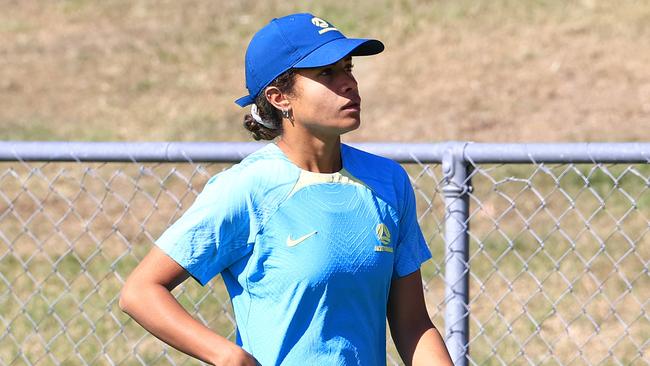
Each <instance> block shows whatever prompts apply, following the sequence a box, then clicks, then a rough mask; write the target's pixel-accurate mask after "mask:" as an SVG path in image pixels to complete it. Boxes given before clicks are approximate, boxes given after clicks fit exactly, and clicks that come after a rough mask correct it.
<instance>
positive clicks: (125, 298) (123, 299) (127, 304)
mask: <svg viewBox="0 0 650 366" xmlns="http://www.w3.org/2000/svg"><path fill="white" fill-rule="evenodd" d="M134 297H135V294H134V290H133V288H132V286H130V284H129V282H128V281H127V282H126V284H124V287H123V288H122V291H120V298H119V299H118V303H117V304H118V306H119V307H120V310H122V311H123V312H125V313H127V314H129V311H130V309H131V307H132V306H133V303H134V301H135V299H134Z"/></svg>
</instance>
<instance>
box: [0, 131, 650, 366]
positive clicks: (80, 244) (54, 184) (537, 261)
mask: <svg viewBox="0 0 650 366" xmlns="http://www.w3.org/2000/svg"><path fill="white" fill-rule="evenodd" d="M477 145H478V144H477ZM243 146H244V145H241V146H239V147H237V148H234V149H233V148H232V146H226V147H225V148H223V149H222V150H223V151H227V152H228V153H229V154H231V155H230V156H229V157H225V156H226V155H223V156H224V157H222V158H221V161H233V160H237V159H238V157H237V156H243V155H245V154H246V153H247V152H250V150H251V149H252V147H251V146H249V145H246V148H243ZM450 146H451V147H463V146H464V145H462V144H453V145H445V144H439V145H438V144H435V145H434V144H431V145H420V146H415V145H371V144H370V145H367V146H365V147H367V148H368V149H370V150H373V151H376V152H379V153H382V154H384V155H387V156H391V157H393V158H395V159H398V160H400V161H401V162H403V163H404V167H405V168H406V170H407V172H408V173H409V175H410V177H411V180H412V183H413V185H414V189H415V191H416V196H417V200H418V213H419V218H420V225H421V227H422V229H423V232H424V233H425V237H426V239H427V240H428V242H429V245H430V247H431V250H432V253H433V260H432V261H429V262H427V263H426V264H425V266H424V267H423V268H422V273H423V280H424V286H425V291H426V297H427V304H428V306H429V312H430V314H431V315H432V317H433V320H434V323H435V324H436V325H437V326H438V327H439V328H440V329H441V330H443V329H444V330H446V331H447V339H448V342H449V345H450V349H451V350H452V354H454V355H455V357H456V362H457V363H458V364H477V365H478V364H480V365H493V364H494V365H502V364H534V365H537V364H563V365H569V364H571V365H573V364H587V365H597V364H622V365H628V364H644V365H645V364H648V363H649V361H648V359H649V358H650V355H649V354H648V342H649V341H648V340H649V339H650V319H649V316H648V302H649V300H648V299H649V298H650V278H649V274H648V260H649V259H650V234H649V233H648V232H649V231H650V164H648V162H649V161H650V160H649V159H647V158H644V156H648V155H643V154H647V152H648V151H650V150H649V149H648V146H647V145H646V144H644V145H638V146H637V147H634V146H633V147H632V149H631V150H632V153H631V155H630V156H631V157H628V158H625V159H624V158H620V157H619V158H617V159H600V158H599V156H600V155H598V154H596V155H594V154H588V155H587V156H583V157H582V158H580V159H577V158H576V157H575V156H573V157H571V156H567V155H566V154H561V150H562V149H561V147H557V148H555V149H552V147H553V146H550V145H549V146H548V151H547V149H542V150H543V152H544V153H547V152H548V153H550V155H551V156H554V158H552V159H551V158H546V160H545V161H547V162H541V161H540V159H538V158H537V157H536V154H531V153H527V154H525V158H518V159H520V160H522V161H517V159H515V158H512V159H510V160H512V161H513V162H517V163H523V162H524V161H527V162H528V164H517V165H512V164H502V163H499V164H494V163H497V162H499V161H504V160H508V159H504V153H501V154H500V155H498V154H497V155H498V156H497V157H492V158H490V157H489V156H487V155H489V153H486V154H484V155H483V156H484V158H483V159H477V156H479V157H480V156H481V154H478V153H476V152H474V153H472V154H469V153H468V152H467V151H461V155H460V158H459V157H458V156H456V157H455V156H454V154H453V153H449V152H450V151H451V152H453V148H450ZM131 147H133V145H132V146H131ZM204 147H205V148H208V149H211V150H212V151H214V150H218V149H219V146H217V145H214V144H213V145H206V146H204ZM222 147H223V146H222ZM619 147H621V148H623V147H624V148H625V149H628V150H630V146H627V145H626V146H623V145H620V146H619ZM40 150H41V151H40V152H37V153H36V155H38V154H45V155H48V154H49V155H48V156H51V157H52V160H58V162H43V161H38V160H44V159H42V158H39V157H38V156H32V155H30V154H32V153H33V151H32V152H29V151H25V150H23V151H22V152H21V151H20V149H18V150H16V149H14V148H12V150H10V153H8V155H11V156H12V158H11V159H9V158H7V157H5V158H4V160H13V161H6V162H3V163H0V324H1V325H2V327H3V332H2V334H1V335H0V365H114V364H120V365H140V364H142V365H168V364H173V365H190V364H198V362H196V361H194V360H192V359H189V358H188V357H186V356H184V355H182V354H180V353H179V352H177V351H175V350H173V349H170V348H168V347H166V346H165V345H164V344H163V343H162V342H160V341H158V340H157V339H155V338H153V337H152V336H150V335H148V334H147V333H146V332H145V331H144V330H143V329H142V328H141V327H140V326H139V325H137V324H136V323H135V322H134V321H133V320H131V319H130V318H129V317H128V316H126V315H125V314H123V313H122V312H121V311H120V310H119V308H118V306H117V298H118V293H119V290H120V288H121V286H122V284H123V282H124V279H125V277H126V276H127V274H128V273H129V272H130V271H131V270H132V269H133V268H134V267H135V265H136V264H137V263H138V261H139V260H140V259H141V258H142V257H143V256H144V254H145V253H146V252H147V251H148V250H149V248H150V247H151V245H152V242H153V240H155V239H156V238H157V237H158V235H160V233H162V231H163V230H164V229H165V228H166V227H167V226H169V225H170V224H171V223H172V222H173V221H174V220H175V219H176V218H178V217H179V216H180V215H181V214H182V213H183V212H184V210H185V209H186V208H187V207H188V206H189V205H190V204H191V203H192V202H193V200H194V198H195V197H196V195H197V193H198V192H199V191H200V190H201V188H202V186H203V184H204V183H205V182H206V181H207V179H208V178H209V177H210V176H211V175H213V174H215V173H217V172H219V171H221V170H222V169H225V168H227V167H228V166H230V163H227V164H226V163H197V162H196V161H197V160H203V161H205V160H213V161H218V160H219V159H209V158H206V157H205V156H202V155H201V154H200V153H198V152H197V151H193V152H192V151H191V149H185V150H183V151H184V152H183V153H175V152H174V151H173V149H170V148H169V147H168V146H167V147H165V148H162V149H152V146H146V149H145V148H143V146H139V148H138V149H137V150H139V151H146V153H147V154H149V155H144V154H140V153H133V152H129V153H127V154H126V155H128V158H119V157H117V158H116V156H117V155H120V154H124V153H125V150H124V149H119V150H115V149H104V150H102V147H101V146H100V145H93V146H91V147H90V150H88V151H90V153H88V154H85V155H84V154H82V153H79V152H77V153H69V154H59V153H56V151H55V150H52V151H50V152H47V151H46V150H47V149H43V148H40ZM126 150H128V149H126ZM553 150H555V152H553ZM151 151H162V153H159V154H158V153H152V152H151ZM93 154H95V155H93ZM477 154H478V155H477ZM554 154H555V155H554ZM97 155H102V156H101V157H100V158H101V159H103V160H106V161H110V160H121V161H124V160H127V161H128V160H132V162H87V161H84V160H98V159H100V158H98V156H97ZM172 155H173V156H172ZM208 155H209V154H208ZM505 155H508V153H505ZM560 155H563V156H560ZM170 156H172V157H170ZM111 157H112V158H111ZM197 157H199V158H197ZM61 160H63V161H65V160H71V162H70V161H69V162H62V161H61ZM75 160H76V162H75ZM156 160H158V161H165V162H152V161H156ZM170 160H177V161H183V160H184V161H186V162H185V163H181V162H174V163H171V162H168V161H170ZM541 160H544V159H541ZM562 160H565V161H566V162H565V163H562V162H561V161H562ZM615 160H616V162H615V163H611V162H612V161H615ZM618 160H623V161H629V163H623V162H622V161H618ZM192 161H193V162H192ZM459 161H460V162H461V164H457V163H458V162H459ZM585 161H590V163H589V164H585V163H584V162H585ZM490 162H492V163H490ZM454 164H456V165H454ZM461 168H462V170H464V171H463V172H462V174H458V173H459V172H458V170H459V169H461ZM459 177H460V178H459ZM458 203H461V205H460V206H458V207H456V206H455V205H456V204H458ZM462 203H465V204H464V205H463V204H462ZM463 207H464V208H463ZM457 208H459V209H457ZM470 224H471V227H470ZM467 229H469V230H467ZM445 247H447V251H446V250H445ZM454 248H460V249H461V251H455V249H454ZM463 248H464V249H463ZM456 259H461V260H460V261H457V260H456ZM456 262H457V263H456ZM458 263H459V264H460V266H456V268H454V265H455V264H458ZM468 268H469V271H468V270H467V269H468ZM459 269H460V270H459ZM454 276H456V277H454ZM463 288H464V289H465V290H463ZM459 289H460V290H462V291H461V292H463V293H458V291H457V290H459ZM175 294H176V295H177V297H178V298H179V300H180V302H181V303H182V304H183V306H185V308H187V309H188V310H189V311H190V312H191V313H193V314H195V316H196V317H197V318H199V319H200V320H201V321H203V322H204V323H206V324H207V325H208V326H209V327H211V328H212V329H215V330H216V331H218V332H219V333H220V334H222V335H224V336H227V337H229V338H230V339H234V319H233V316H232V313H231V308H230V302H229V299H228V295H227V293H226V292H225V289H224V287H223V285H222V283H221V281H220V280H218V279H217V280H213V281H212V282H211V283H210V284H209V285H208V286H207V287H206V288H202V287H200V286H199V285H197V284H196V283H194V282H193V281H186V283H185V284H184V285H182V286H180V287H179V288H178V289H176V290H175ZM450 309H451V310H450ZM459 309H460V310H459ZM445 322H446V323H445ZM458 342H460V344H459V343H458ZM387 350H388V352H387V358H388V363H389V364H400V359H399V357H398V356H397V355H396V352H395V350H394V347H393V345H392V343H391V342H390V341H389V342H388V345H387ZM459 350H460V351H459Z"/></svg>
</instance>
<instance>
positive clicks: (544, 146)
mask: <svg viewBox="0 0 650 366" xmlns="http://www.w3.org/2000/svg"><path fill="white" fill-rule="evenodd" d="M264 145H265V143H260V142H56V141H47V142H44V141H0V161H69V162H238V161H240V160H241V159H242V158H244V157H245V156H247V155H248V154H250V153H252V152H253V151H255V150H257V149H259V148H261V147H262V146H264ZM351 145H352V146H354V147H357V148H360V149H362V150H366V151H369V152H372V153H375V154H378V155H382V156H385V157H387V158H391V159H393V160H396V161H398V162H401V163H415V162H420V163H440V162H442V161H443V158H444V157H445V156H448V155H450V154H460V155H461V156H463V158H464V159H465V160H466V161H468V162H470V163H476V164H478V163H518V164H530V163H650V142H623V143H594V142H592V143H472V142H441V143H392V142H367V143H352V144H351Z"/></svg>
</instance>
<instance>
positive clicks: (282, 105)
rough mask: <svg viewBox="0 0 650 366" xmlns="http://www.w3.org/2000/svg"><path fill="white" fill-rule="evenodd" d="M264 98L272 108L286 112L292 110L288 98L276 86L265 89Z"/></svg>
mask: <svg viewBox="0 0 650 366" xmlns="http://www.w3.org/2000/svg"><path fill="white" fill-rule="evenodd" d="M264 96H265V97H266V100H268V101H269V103H271V105H272V106H274V107H275V108H277V109H279V110H281V111H286V110H289V109H290V108H291V102H290V101H289V99H288V98H287V95H285V94H283V93H282V92H281V91H280V89H278V88H277V87H275V86H269V87H267V88H266V89H264Z"/></svg>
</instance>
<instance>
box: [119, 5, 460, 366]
mask: <svg viewBox="0 0 650 366" xmlns="http://www.w3.org/2000/svg"><path fill="white" fill-rule="evenodd" d="M383 48H384V46H383V44H382V43H381V42H379V41H377V40H367V39H349V38H346V37H345V36H344V35H343V34H341V32H339V31H338V29H336V28H335V27H334V26H333V25H331V24H330V23H328V22H326V21H324V20H322V19H320V18H317V17H315V16H313V15H311V14H294V15H289V16H286V17H283V18H279V19H274V20H273V21H271V23H269V24H268V25H267V26H266V27H264V28H263V29H261V30H260V31H259V32H258V33H257V34H256V35H255V36H254V37H253V39H252V40H251V42H250V44H249V46H248V49H247V52H246V86H247V88H248V91H249V95H247V96H244V97H242V98H240V99H238V100H237V101H236V103H237V104H239V105H240V106H242V107H243V106H247V105H249V104H252V105H253V106H252V108H251V114H249V115H247V116H246V117H245V118H244V125H245V127H246V128H247V129H248V130H249V131H251V133H252V134H253V137H254V138H255V139H258V140H259V139H273V138H276V137H279V139H278V140H277V143H275V144H274V143H271V144H269V145H267V146H266V147H264V148H262V149H261V150H259V151H257V152H255V153H253V154H251V155H250V156H248V157H247V158H246V159H244V160H243V161H242V162H241V163H240V164H237V165H235V166H233V167H232V168H231V169H229V170H227V171H225V172H223V173H220V174H218V175H216V176H215V177H213V178H212V179H210V181H209V182H208V183H207V184H206V186H205V188H204V190H203V192H202V193H201V194H200V195H199V196H198V197H197V199H196V202H195V203H194V204H193V205H192V207H190V208H189V209H188V211H187V212H186V213H185V214H184V215H183V216H182V217H181V218H180V219H179V220H178V221H177V222H176V223H174V224H173V225H172V226H171V227H170V228H169V229H168V230H167V231H166V232H165V233H164V234H163V235H162V237H161V238H160V239H159V240H158V241H157V242H156V247H154V248H153V249H152V250H151V252H150V253H149V254H148V255H147V256H146V257H145V258H144V260H143V261H142V262H141V263H140V264H139V265H138V266H137V267H136V269H135V270H134V271H133V273H132V274H131V275H130V276H129V278H128V280H127V282H126V284H125V286H124V289H123V291H122V295H121V297H120V306H121V307H122V309H123V310H124V311H126V312H127V313H128V314H130V315H131V316H132V317H133V318H134V319H135V320H136V321H137V322H138V323H140V324H141V325H142V326H143V327H145V328H146V329H147V330H149V331H150V332H151V333H152V334H154V335H155V336H156V337H158V338H160V339H162V340H163V341H165V342H167V343H168V344H170V345H172V346H173V347H175V348H177V349H179V350H181V351H182V352H185V353H187V354H189V355H191V356H194V357H196V358H198V359H201V360H203V361H205V362H208V363H210V364H214V365H256V364H262V365H277V364H283V365H382V364H385V363H386V353H385V335H386V329H385V324H386V317H388V321H389V324H390V329H391V333H392V336H393V339H394V341H395V344H396V346H397V349H398V351H399V353H400V355H401V357H402V358H403V360H404V362H405V363H406V364H408V365H410V364H414V365H432V364H445V365H450V364H451V361H450V359H449V355H448V353H447V350H446V348H445V346H444V343H443V341H442V339H441V337H440V334H439V333H438V331H437V330H436V328H435V327H434V326H433V325H432V323H431V321H430V319H429V316H428V314H427V311H426V308H425V303H424V296H423V293H422V283H421V277H420V271H419V268H420V265H421V263H422V262H423V261H425V260H427V259H428V258H430V256H431V254H430V253H429V251H428V248H427V246H426V243H425V242H424V239H423V237H422V233H421V231H420V228H419V226H418V224H417V221H416V213H415V199H414V195H413V190H412V188H411V186H410V183H409V180H408V176H407V175H406V173H405V172H404V170H403V169H402V168H401V167H400V166H399V165H398V164H396V163H394V162H393V161H390V160H388V159H385V158H381V157H377V156H374V155H371V154H368V153H365V152H362V151H359V150H356V149H354V148H352V147H349V146H347V145H343V144H341V142H340V136H341V135H342V134H344V133H346V132H348V131H352V130H354V129H356V128H358V127H359V123H360V111H361V99H360V97H359V93H358V88H357V82H356V80H355V79H354V77H353V76H352V56H363V55H372V54H377V53H379V52H381V51H382V50H383ZM217 274H221V275H222V277H223V279H224V282H225V284H226V287H227V289H228V292H229V295H230V297H231V300H232V304H233V309H234V312H235V318H236V321H237V342H236V344H235V343H231V342H229V341H228V340H226V339H225V338H223V337H221V336H219V335H217V334H215V333H214V332H212V331H211V330H210V329H208V328H207V327H205V326H204V325H203V324H201V323H200V322H198V321H196V320H194V319H193V318H192V317H191V316H190V315H189V314H188V313H187V312H186V311H185V310H184V309H183V308H182V307H181V306H180V305H179V304H178V302H176V300H175V299H174V297H173V296H172V295H171V294H170V291H171V290H172V289H173V288H174V287H175V286H177V285H178V284H179V283H181V282H183V281H184V280H185V279H187V278H188V277H189V276H192V277H194V278H195V279H196V280H198V281H199V282H200V283H201V284H205V283H207V282H208V281H209V280H210V279H211V278H213V277H214V276H215V275H217Z"/></svg>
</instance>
